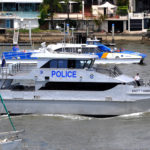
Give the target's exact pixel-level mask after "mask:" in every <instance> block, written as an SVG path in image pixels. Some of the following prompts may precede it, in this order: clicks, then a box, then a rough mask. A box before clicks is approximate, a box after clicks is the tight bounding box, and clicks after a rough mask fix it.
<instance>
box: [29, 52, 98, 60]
mask: <svg viewBox="0 0 150 150" xmlns="http://www.w3.org/2000/svg"><path fill="white" fill-rule="evenodd" d="M31 57H37V58H38V59H81V60H87V59H96V58H98V56H97V55H94V54H75V53H65V52H64V53H50V52H48V51H46V52H45V53H34V54H32V55H31Z"/></svg>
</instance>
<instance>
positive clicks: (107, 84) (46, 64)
mask: <svg viewBox="0 0 150 150" xmlns="http://www.w3.org/2000/svg"><path fill="white" fill-rule="evenodd" d="M32 57H37V58H38V59H37V60H38V62H37V68H33V69H31V70H27V71H26V70H22V68H21V65H20V68H18V69H17V70H15V68H14V67H13V66H12V67H11V68H9V67H3V68H1V70H0V78H1V80H0V93H1V95H2V97H3V99H4V101H5V104H6V106H7V109H8V111H9V113H10V114H80V115H90V116H108V115H109V116H110V115H112V116H114V115H122V114H129V113H136V112H145V111H148V110H149V109H150V87H149V86H136V85H135V82H134V79H133V78H131V77H129V76H126V75H124V74H122V73H121V71H119V69H118V68H117V67H115V68H104V67H100V68H98V69H97V68H94V67H93V64H94V61H95V59H96V58H97V56H96V55H88V54H76V53H65V52H64V53H63V52H62V53H56V52H55V53H50V52H48V51H45V53H35V54H32ZM1 107H2V106H1ZM1 113H5V112H4V110H3V109H1Z"/></svg>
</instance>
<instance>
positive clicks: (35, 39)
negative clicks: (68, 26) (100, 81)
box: [0, 32, 149, 43]
mask: <svg viewBox="0 0 150 150" xmlns="http://www.w3.org/2000/svg"><path fill="white" fill-rule="evenodd" d="M89 36H90V37H97V38H101V39H102V41H104V42H107V41H112V35H111V33H101V32H95V33H92V34H89ZM63 39H64V34H63V33H61V32H41V33H32V43H42V42H46V43H57V42H61V41H62V40H63ZM67 40H69V37H68V38H67V36H66V41H67ZM114 40H115V41H117V40H125V41H139V40H141V41H146V40H149V39H147V38H143V33H138V34H133V33H130V34H129V33H115V35H114ZM18 41H19V43H30V38H29V34H28V33H20V34H19V39H18ZM0 43H13V33H6V34H0Z"/></svg>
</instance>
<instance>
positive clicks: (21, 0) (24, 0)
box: [1, 0, 43, 3]
mask: <svg viewBox="0 0 150 150" xmlns="http://www.w3.org/2000/svg"><path fill="white" fill-rule="evenodd" d="M42 2H43V0H1V3H42Z"/></svg>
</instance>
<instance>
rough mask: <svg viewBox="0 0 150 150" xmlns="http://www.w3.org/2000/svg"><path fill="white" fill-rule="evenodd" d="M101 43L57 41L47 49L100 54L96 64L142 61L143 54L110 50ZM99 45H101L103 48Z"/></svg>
mask: <svg viewBox="0 0 150 150" xmlns="http://www.w3.org/2000/svg"><path fill="white" fill-rule="evenodd" d="M101 45H102V44H101ZM101 45H99V46H97V45H95V44H76V43H57V44H50V45H48V46H47V49H48V50H49V51H52V52H53V51H55V52H69V53H84V54H92V55H93V54H95V55H97V56H98V58H97V59H96V60H95V64H96V65H98V64H133V63H140V61H141V58H142V57H141V56H138V55H132V54H125V53H118V52H113V53H112V52H108V50H109V49H110V48H108V47H107V46H105V45H102V46H101ZM99 47H101V49H102V50H101V49H100V48H99Z"/></svg>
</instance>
